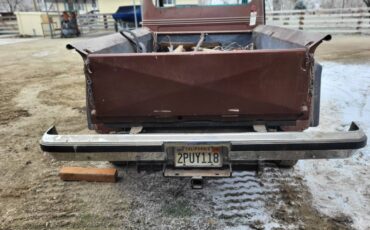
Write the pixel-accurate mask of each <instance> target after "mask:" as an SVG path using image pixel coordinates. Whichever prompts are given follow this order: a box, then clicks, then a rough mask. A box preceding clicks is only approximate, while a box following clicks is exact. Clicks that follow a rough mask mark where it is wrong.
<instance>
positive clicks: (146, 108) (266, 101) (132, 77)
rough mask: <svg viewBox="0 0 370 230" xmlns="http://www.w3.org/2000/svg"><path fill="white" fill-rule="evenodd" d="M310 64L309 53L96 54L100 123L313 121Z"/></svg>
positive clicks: (93, 71) (93, 73)
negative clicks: (202, 120) (233, 120)
mask: <svg viewBox="0 0 370 230" xmlns="http://www.w3.org/2000/svg"><path fill="white" fill-rule="evenodd" d="M305 58H306V49H303V48H300V49H290V50H254V51H233V52H212V53H202V52H197V53H195V52H186V53H178V54H176V53H145V54H91V55H89V56H88V60H89V68H90V69H89V78H90V80H91V83H92V84H91V87H92V95H91V97H92V98H91V99H92V103H93V104H94V108H93V109H94V110H93V115H94V119H95V121H96V122H97V123H99V122H101V123H105V122H107V123H112V122H113V123H114V122H118V123H119V122H125V121H130V120H137V119H139V120H140V121H143V122H144V121H145V120H148V119H156V120H157V121H159V120H161V119H168V118H175V119H195V120H201V119H209V118H216V119H217V118H218V119H219V118H237V119H245V120H293V121H296V120H307V119H308V111H307V108H308V107H309V104H310V100H311V98H310V95H309V90H308V89H309V84H310V79H311V78H310V75H309V71H307V70H305V69H304V63H305Z"/></svg>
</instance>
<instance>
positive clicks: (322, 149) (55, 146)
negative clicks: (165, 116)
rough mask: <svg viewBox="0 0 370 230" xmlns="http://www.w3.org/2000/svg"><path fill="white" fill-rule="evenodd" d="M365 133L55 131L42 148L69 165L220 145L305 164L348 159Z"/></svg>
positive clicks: (231, 156) (239, 157)
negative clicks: (185, 146) (179, 147)
mask: <svg viewBox="0 0 370 230" xmlns="http://www.w3.org/2000/svg"><path fill="white" fill-rule="evenodd" d="M366 142H367V137H366V135H365V133H364V132H363V131H362V130H361V129H360V128H359V127H358V126H357V125H356V124H355V123H352V124H351V127H350V129H349V130H348V131H347V132H265V133H262V132H259V133H256V132H247V133H180V134H179V133H171V134H168V133H167V134H162V133H161V134H158V133H157V134H95V135H58V133H57V131H56V129H55V127H52V128H50V129H49V130H48V131H47V132H46V133H45V134H44V135H43V137H42V139H41V141H40V145H41V149H42V150H43V151H45V152H49V153H50V154H51V155H52V156H53V157H54V158H55V159H56V160H63V161H81V160H89V161H148V162H154V161H159V162H166V161H167V159H168V157H167V153H166V145H168V144H170V145H171V144H185V143H186V144H189V143H191V144H199V143H202V144H219V143H226V144H228V145H229V146H230V149H229V153H228V156H227V160H228V161H229V162H231V163H232V162H235V163H236V162H242V161H253V160H299V159H325V158H346V157H350V156H351V155H352V154H353V150H355V149H360V148H362V147H364V146H366Z"/></svg>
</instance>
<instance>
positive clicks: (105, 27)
mask: <svg viewBox="0 0 370 230" xmlns="http://www.w3.org/2000/svg"><path fill="white" fill-rule="evenodd" d="M103 19H104V29H108V19H107V15H105V14H104V15H103Z"/></svg>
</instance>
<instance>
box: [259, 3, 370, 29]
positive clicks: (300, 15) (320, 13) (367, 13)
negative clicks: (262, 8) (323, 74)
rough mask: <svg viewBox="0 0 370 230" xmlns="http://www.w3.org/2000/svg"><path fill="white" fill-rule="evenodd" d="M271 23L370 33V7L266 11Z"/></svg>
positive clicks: (267, 18) (297, 27)
mask: <svg viewBox="0 0 370 230" xmlns="http://www.w3.org/2000/svg"><path fill="white" fill-rule="evenodd" d="M266 22H267V24H269V25H276V26H283V27H288V28H292V29H299V30H309V31H315V32H325V33H333V34H370V8H348V9H320V10H285V11H270V12H266Z"/></svg>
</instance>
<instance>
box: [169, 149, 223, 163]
mask: <svg viewBox="0 0 370 230" xmlns="http://www.w3.org/2000/svg"><path fill="white" fill-rule="evenodd" d="M222 148H223V146H217V145H215V146H212V145H186V146H176V147H175V148H174V154H175V157H174V158H175V167H222Z"/></svg>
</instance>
